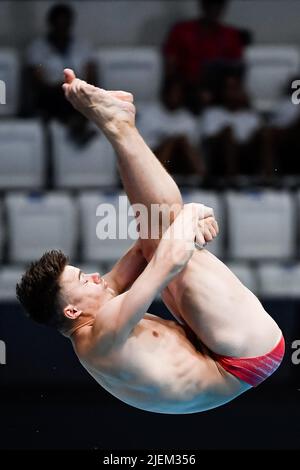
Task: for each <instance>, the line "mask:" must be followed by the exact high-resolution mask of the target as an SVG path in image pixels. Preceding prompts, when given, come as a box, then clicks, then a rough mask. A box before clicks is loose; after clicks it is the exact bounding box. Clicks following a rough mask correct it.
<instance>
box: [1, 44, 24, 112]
mask: <svg viewBox="0 0 300 470" xmlns="http://www.w3.org/2000/svg"><path fill="white" fill-rule="evenodd" d="M19 73H20V67H19V59H18V56H17V54H16V52H15V51H14V50H12V49H6V48H5V49H2V48H1V49H0V80H1V83H0V116H13V115H15V114H16V112H17V110H18V102H19V76H20V75H19Z"/></svg>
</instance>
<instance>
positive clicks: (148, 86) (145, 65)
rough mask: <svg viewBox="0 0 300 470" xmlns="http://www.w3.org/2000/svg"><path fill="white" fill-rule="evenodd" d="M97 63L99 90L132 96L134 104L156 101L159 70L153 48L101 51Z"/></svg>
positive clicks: (158, 60)
mask: <svg viewBox="0 0 300 470" xmlns="http://www.w3.org/2000/svg"><path fill="white" fill-rule="evenodd" d="M96 60H97V61H98V66H99V71H98V73H99V77H100V83H101V87H102V88H105V89H108V90H124V91H128V92H131V93H133V95H134V98H135V101H152V100H156V99H157V98H158V96H159V88H160V82H161V74H162V70H161V69H162V66H161V54H160V51H159V50H157V49H156V48H152V47H128V48H125V47H124V48H113V47H108V48H102V49H101V50H100V51H99V52H98V54H97V56H96Z"/></svg>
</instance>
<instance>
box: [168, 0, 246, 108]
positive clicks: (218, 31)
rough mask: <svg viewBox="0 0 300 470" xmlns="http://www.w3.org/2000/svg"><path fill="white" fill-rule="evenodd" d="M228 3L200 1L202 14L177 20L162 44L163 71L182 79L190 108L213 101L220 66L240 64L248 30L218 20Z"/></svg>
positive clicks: (218, 0) (225, 1) (215, 0)
mask: <svg viewBox="0 0 300 470" xmlns="http://www.w3.org/2000/svg"><path fill="white" fill-rule="evenodd" d="M227 4H228V0H201V1H199V7H200V6H201V7H202V12H203V15H202V17H200V18H197V19H194V20H190V21H184V22H181V23H178V24H176V25H175V26H174V27H173V28H172V29H171V31H170V33H169V35H168V37H167V40H166V43H165V45H164V56H165V74H166V76H167V77H173V76H180V77H181V78H182V79H183V80H184V83H185V86H186V103H187V105H188V106H189V107H190V109H191V110H192V111H193V112H198V111H199V110H200V109H201V107H202V106H203V105H206V104H210V103H211V102H212V101H213V99H214V97H213V91H214V89H213V88H214V85H215V84H214V83H213V82H214V81H215V80H214V79H215V78H218V75H220V73H221V71H222V68H223V67H226V68H228V67H236V66H241V59H242V53H243V47H244V45H245V43H247V44H248V43H249V42H250V35H249V32H247V31H244V30H243V31H242V30H238V29H236V28H234V27H231V26H227V25H225V24H222V23H221V18H222V17H223V15H224V13H225V10H226V6H227ZM215 86H216V87H218V85H217V84H216V85H215ZM199 88H200V90H199Z"/></svg>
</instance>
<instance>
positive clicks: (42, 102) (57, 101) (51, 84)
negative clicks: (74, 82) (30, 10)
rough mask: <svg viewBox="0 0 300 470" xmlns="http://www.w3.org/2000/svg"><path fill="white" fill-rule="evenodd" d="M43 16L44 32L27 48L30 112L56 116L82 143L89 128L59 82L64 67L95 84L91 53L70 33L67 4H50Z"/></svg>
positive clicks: (87, 47)
mask: <svg viewBox="0 0 300 470" xmlns="http://www.w3.org/2000/svg"><path fill="white" fill-rule="evenodd" d="M46 20H47V28H48V30H47V33H46V35H45V36H44V37H40V38H37V39H35V40H34V41H33V42H32V43H31V45H30V46H29V47H28V50H27V60H26V62H27V66H28V69H29V82H30V84H31V86H32V98H33V103H32V105H33V106H32V107H33V113H38V114H40V115H41V116H42V117H43V118H45V119H46V120H48V119H52V118H56V119H59V120H60V121H62V122H64V123H66V124H68V126H69V128H70V133H71V136H72V138H73V139H74V140H75V141H76V142H77V143H78V144H84V143H85V142H86V141H87V140H89V137H90V136H91V135H92V132H93V131H91V130H90V129H89V126H88V125H87V121H86V120H85V119H84V118H82V116H81V115H80V114H79V113H77V112H76V111H75V110H74V108H73V107H72V106H71V105H70V103H69V102H68V101H67V100H66V99H65V98H64V94H63V91H62V88H61V85H62V81H63V69H64V68H66V67H68V68H72V69H74V70H75V72H76V74H77V75H78V76H79V77H80V78H82V79H84V80H86V81H88V82H89V83H92V84H96V72H95V71H96V67H95V65H94V63H93V55H92V53H91V49H90V47H89V46H88V44H87V43H85V42H84V41H81V40H77V39H76V38H74V36H73V34H72V30H73V24H74V12H73V10H72V8H71V7H70V6H68V5H60V4H59V5H55V6H53V7H52V8H51V9H50V10H49V12H48V14H47V18H46Z"/></svg>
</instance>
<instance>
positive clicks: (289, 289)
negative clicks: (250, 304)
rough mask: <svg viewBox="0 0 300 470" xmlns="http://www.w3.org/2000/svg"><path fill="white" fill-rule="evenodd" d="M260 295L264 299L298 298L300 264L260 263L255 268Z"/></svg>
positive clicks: (299, 294) (299, 292) (299, 295)
mask: <svg viewBox="0 0 300 470" xmlns="http://www.w3.org/2000/svg"><path fill="white" fill-rule="evenodd" d="M257 276H258V281H259V285H260V295H261V296H262V297H266V298H299V297H300V289H299V286H300V264H299V263H291V264H280V263H260V264H259V266H258V268H257Z"/></svg>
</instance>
